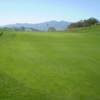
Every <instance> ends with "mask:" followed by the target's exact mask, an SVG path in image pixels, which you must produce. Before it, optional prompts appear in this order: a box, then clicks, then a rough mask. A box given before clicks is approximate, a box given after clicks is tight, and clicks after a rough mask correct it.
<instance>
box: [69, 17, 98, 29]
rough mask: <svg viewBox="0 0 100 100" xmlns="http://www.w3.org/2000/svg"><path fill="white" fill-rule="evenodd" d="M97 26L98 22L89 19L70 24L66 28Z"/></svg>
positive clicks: (94, 19)
mask: <svg viewBox="0 0 100 100" xmlns="http://www.w3.org/2000/svg"><path fill="white" fill-rule="evenodd" d="M96 24H99V20H98V19H96V18H89V19H86V20H80V21H78V22H75V23H71V24H70V25H69V26H68V28H78V27H88V26H92V25H96Z"/></svg>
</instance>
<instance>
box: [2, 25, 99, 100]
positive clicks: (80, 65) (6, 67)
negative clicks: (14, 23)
mask: <svg viewBox="0 0 100 100" xmlns="http://www.w3.org/2000/svg"><path fill="white" fill-rule="evenodd" d="M0 100H100V25H97V26H91V27H87V28H76V29H75V30H73V31H72V32H70V31H69V32H67V31H64V32H20V31H18V32H17V31H5V32H4V33H3V35H2V36H0Z"/></svg>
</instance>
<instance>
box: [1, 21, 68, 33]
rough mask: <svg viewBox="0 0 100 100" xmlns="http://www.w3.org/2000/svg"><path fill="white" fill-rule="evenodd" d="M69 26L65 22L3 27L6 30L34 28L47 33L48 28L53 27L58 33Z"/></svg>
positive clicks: (17, 24) (19, 24)
mask: <svg viewBox="0 0 100 100" xmlns="http://www.w3.org/2000/svg"><path fill="white" fill-rule="evenodd" d="M69 24H70V22H66V21H48V22H43V23H38V24H30V23H16V24H9V25H5V26H3V27H7V28H21V27H25V28H34V29H37V30H40V31H47V30H48V28H49V27H54V28H56V30H58V31H62V30H65V29H66V27H67V26H68V25H69Z"/></svg>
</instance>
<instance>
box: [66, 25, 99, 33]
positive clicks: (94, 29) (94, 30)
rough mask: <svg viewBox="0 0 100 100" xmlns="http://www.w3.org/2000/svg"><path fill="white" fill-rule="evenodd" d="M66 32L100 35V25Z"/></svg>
mask: <svg viewBox="0 0 100 100" xmlns="http://www.w3.org/2000/svg"><path fill="white" fill-rule="evenodd" d="M66 31H67V32H74V33H90V34H92V33H93V34H94V33H95V34H100V24H97V25H93V26H89V27H82V28H71V29H67V30H66Z"/></svg>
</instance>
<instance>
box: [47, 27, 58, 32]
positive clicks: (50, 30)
mask: <svg viewBox="0 0 100 100" xmlns="http://www.w3.org/2000/svg"><path fill="white" fill-rule="evenodd" d="M55 31H56V29H55V28H54V27H49V28H48V32H55Z"/></svg>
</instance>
